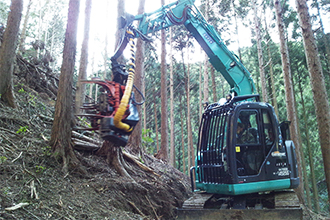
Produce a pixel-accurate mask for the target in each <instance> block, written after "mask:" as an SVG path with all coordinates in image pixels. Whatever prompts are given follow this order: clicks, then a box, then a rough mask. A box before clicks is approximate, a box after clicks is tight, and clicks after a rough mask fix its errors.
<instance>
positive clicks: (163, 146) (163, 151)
mask: <svg viewBox="0 0 330 220" xmlns="http://www.w3.org/2000/svg"><path fill="white" fill-rule="evenodd" d="M161 3H162V5H165V0H161ZM160 36H161V51H162V52H161V64H160V65H161V78H160V80H161V86H160V90H161V92H160V98H161V141H160V151H159V152H158V158H160V159H162V160H165V161H167V160H168V122H167V81H166V80H167V71H166V34H165V30H164V29H162V30H161V33H160Z"/></svg>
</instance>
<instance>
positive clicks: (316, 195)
mask: <svg viewBox="0 0 330 220" xmlns="http://www.w3.org/2000/svg"><path fill="white" fill-rule="evenodd" d="M301 84H302V83H301V76H300V75H299V74H298V89H299V93H300V98H301V107H302V116H303V120H304V123H303V124H304V130H305V135H306V142H307V143H306V148H307V152H308V159H309V167H310V176H311V178H310V179H311V181H312V188H313V196H314V206H315V209H316V212H318V213H319V212H320V204H319V193H318V189H317V185H316V177H315V168H314V166H315V165H314V158H313V153H312V149H311V141H310V136H309V133H310V129H308V119H307V115H306V108H305V100H304V96H303V88H302V85H301Z"/></svg>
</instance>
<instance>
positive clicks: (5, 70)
mask: <svg viewBox="0 0 330 220" xmlns="http://www.w3.org/2000/svg"><path fill="white" fill-rule="evenodd" d="M22 10H23V1H22V0H12V1H11V6H10V12H9V15H8V19H7V26H6V30H5V33H4V35H3V41H2V45H1V48H0V79H1V80H0V99H1V100H2V101H4V102H5V103H6V104H7V105H8V106H10V107H12V108H15V107H16V104H15V98H14V94H13V85H12V83H13V82H12V74H13V67H14V60H15V50H16V46H17V38H18V31H19V25H20V22H21V17H22Z"/></svg>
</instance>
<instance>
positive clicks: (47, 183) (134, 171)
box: [0, 81, 323, 220]
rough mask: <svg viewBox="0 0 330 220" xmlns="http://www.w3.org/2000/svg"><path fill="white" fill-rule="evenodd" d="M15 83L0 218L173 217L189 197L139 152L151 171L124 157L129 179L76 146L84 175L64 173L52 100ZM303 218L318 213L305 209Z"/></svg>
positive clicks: (180, 178) (1, 136)
mask: <svg viewBox="0 0 330 220" xmlns="http://www.w3.org/2000/svg"><path fill="white" fill-rule="evenodd" d="M15 85H16V86H15V88H14V90H15V94H16V101H17V108H16V109H12V108H8V107H6V106H4V105H3V104H2V103H0V220H4V219H6V220H7V219H24V220H25V219H68V220H73V219H117V220H120V219H175V218H176V208H177V207H181V206H182V204H183V202H184V201H185V200H186V199H187V198H188V197H189V196H190V195H191V192H190V181H189V178H188V177H187V176H186V175H184V174H183V173H181V172H180V171H178V170H177V169H175V168H173V167H172V166H169V165H167V164H166V163H164V162H162V161H161V160H158V159H156V158H154V157H153V156H150V155H147V154H144V155H143V156H142V157H141V161H142V162H143V164H144V165H146V166H148V167H149V168H151V169H152V170H153V171H154V172H155V173H150V172H146V171H143V170H142V169H141V168H140V167H138V166H136V164H135V163H132V162H130V161H127V165H128V166H129V167H130V169H129V170H128V172H129V174H130V176H131V177H132V178H133V179H134V181H133V180H132V179H130V178H127V177H121V176H120V175H118V173H117V172H116V171H115V170H114V169H113V167H111V166H110V165H109V163H107V161H106V158H104V157H101V156H97V155H95V153H93V152H90V151H88V152H87V151H77V150H76V151H75V153H76V155H77V157H78V158H79V160H80V161H81V164H82V166H83V167H84V168H85V169H86V170H87V173H88V175H81V174H79V173H78V172H75V170H73V171H72V170H71V171H70V173H67V174H63V173H62V172H61V168H62V166H61V162H60V161H56V160H55V159H54V158H53V157H52V155H51V149H50V147H49V145H48V140H49V139H50V132H51V125H52V122H51V120H49V119H51V118H52V117H53V112H54V101H53V100H51V99H49V98H47V96H46V95H45V94H42V93H40V92H39V93H37V92H36V91H35V90H33V89H31V88H30V87H28V86H26V84H25V83H24V81H16V82H15ZM41 97H43V99H42V98H41ZM123 150H125V149H123ZM304 219H323V218H322V216H318V215H315V214H314V213H312V212H308V211H305V210H304Z"/></svg>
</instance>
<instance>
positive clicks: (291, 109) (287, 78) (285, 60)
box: [274, 0, 305, 204]
mask: <svg viewBox="0 0 330 220" xmlns="http://www.w3.org/2000/svg"><path fill="white" fill-rule="evenodd" d="M274 5H275V9H276V20H277V27H278V31H279V37H280V49H281V59H282V71H283V78H284V85H285V98H286V108H287V117H288V120H289V121H291V125H290V133H291V139H292V140H293V142H294V143H295V146H296V154H297V164H298V167H299V169H298V172H299V176H300V184H299V186H298V188H297V189H296V193H297V195H298V198H299V201H300V203H302V204H304V203H305V202H304V196H303V195H304V193H303V192H304V182H303V175H302V170H301V155H300V152H301V150H300V148H301V146H300V143H299V138H298V122H297V114H296V107H295V98H294V94H293V92H294V91H293V85H292V76H291V69H290V60H289V52H288V46H287V42H286V37H285V31H284V24H283V20H282V9H281V5H280V3H279V0H275V1H274Z"/></svg>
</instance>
